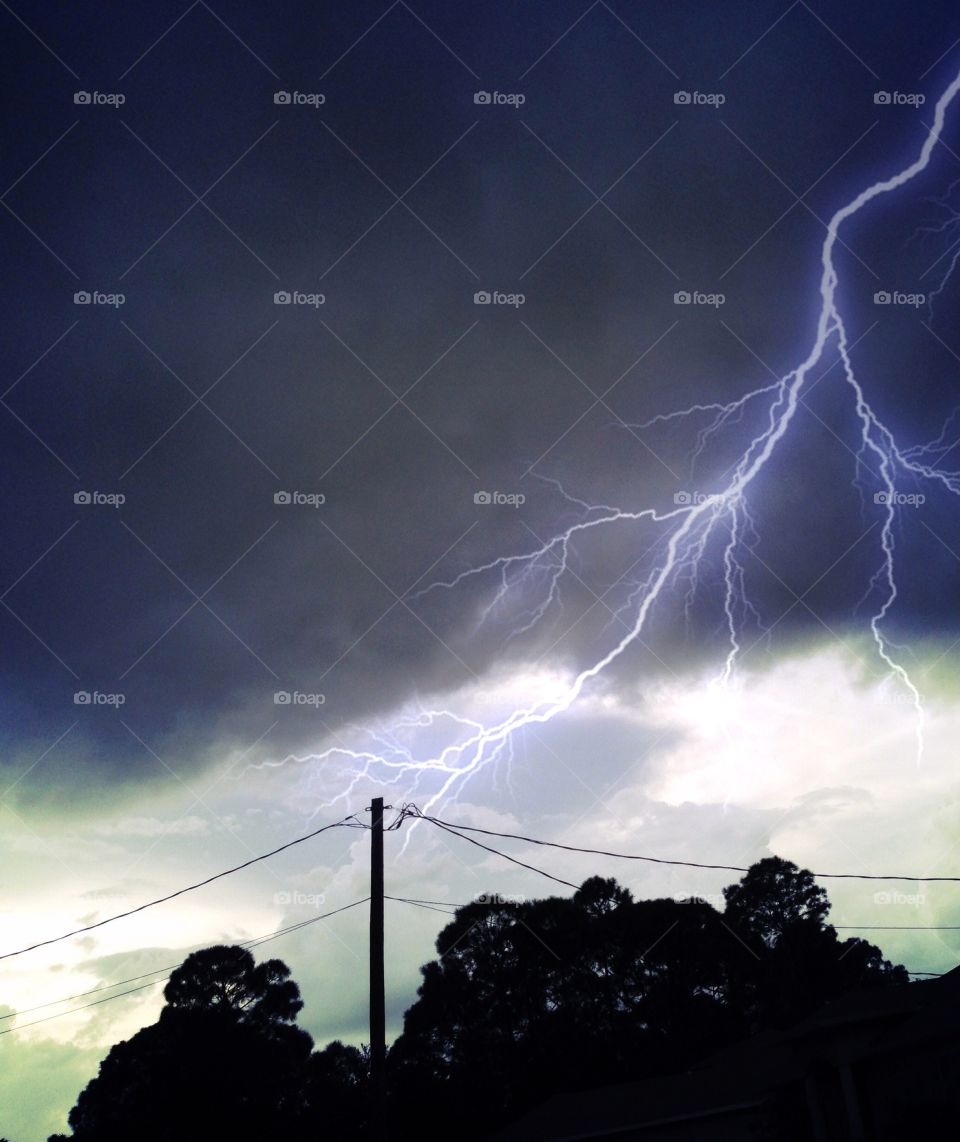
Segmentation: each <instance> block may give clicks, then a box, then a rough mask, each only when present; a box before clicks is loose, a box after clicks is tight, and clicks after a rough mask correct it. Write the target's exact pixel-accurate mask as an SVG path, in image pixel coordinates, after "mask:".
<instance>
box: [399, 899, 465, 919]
mask: <svg viewBox="0 0 960 1142" xmlns="http://www.w3.org/2000/svg"><path fill="white" fill-rule="evenodd" d="M384 900H395V901H396V902H397V904H412V905H413V906H414V908H425V909H426V910H427V911H428V912H442V913H443V915H444V916H453V915H454V913H453V912H452V911H451V910H450V909H449V908H444V907H441V906H440V905H439V904H430V903H428V902H427V901H425V900H410V899H408V898H407V897H406V896H384Z"/></svg>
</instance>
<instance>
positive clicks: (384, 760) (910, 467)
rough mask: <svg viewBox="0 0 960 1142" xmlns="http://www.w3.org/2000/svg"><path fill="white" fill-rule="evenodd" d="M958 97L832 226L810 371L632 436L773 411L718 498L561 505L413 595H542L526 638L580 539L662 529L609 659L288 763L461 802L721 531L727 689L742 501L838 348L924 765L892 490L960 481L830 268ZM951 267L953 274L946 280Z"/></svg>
mask: <svg viewBox="0 0 960 1142" xmlns="http://www.w3.org/2000/svg"><path fill="white" fill-rule="evenodd" d="M958 92H960V74H958V75H957V77H956V78H955V79H954V80H953V82H952V83H951V84H950V85H949V86H948V87H947V88H946V90H945V91H944V92H943V94H942V95H941V96H940V98H939V99H938V101H937V104H936V108H935V111H934V117H933V124H932V126H931V127H930V128H929V129H928V133H927V136H926V138H925V139H924V142H923V145H922V146H921V148H920V152H919V154H918V156H917V158H916V159H915V160H914V161H913V162H912V163H910V164H909V165H908V166H906V167H905V168H904V169H903V170H901V171H899V172H898V173H897V174H895V175H893V176H891V177H890V178H887V179H884V180H881V181H878V182H876V183H874V184H873V185H872V186H869V187H867V188H866V189H865V190H863V191H861V192H860V193H859V194H858V195H857V196H856V197H855V198H854V199H852V201H850V202H848V203H847V204H846V205H845V206H842V207H840V209H838V210H837V211H836V212H835V213H834V214H833V216H832V217H831V219H830V222H829V225H828V226H827V232H826V237H825V239H824V241H823V245H822V248H821V258H820V260H821V267H822V272H821V276H820V287H819V293H820V313H819V317H818V320H817V325H816V334H815V337H814V341H813V345H812V347H811V349H810V351H809V353H808V354H807V356H806V358H805V359H804V360H803V362H802V363H801V364H800V365H799V366H797V368H795V369H794V370H792V371H791V372H789V373H787V374H786V375H785V376H784V377H782V378H780V379H779V380H778V381H776V382H775V383H773V384H770V385H766V386H764V387H762V388H758V389H756V390H754V391H752V392H749V393H747V394H746V395H745V396H743V397H740V398H739V399H738V400H736V401H733V402H731V403H729V404H721V403H710V404H698V405H694V406H692V407H691V408H688V409H685V410H683V411H681V412H672V413H667V414H663V415H661V416H658V417H654V418H653V419H652V420H650V421H647V422H646V423H645V425H641V426H634V427H640V428H642V427H649V426H651V425H653V424H654V423H663V422H667V421H670V420H673V419H678V418H681V417H688V416H691V415H694V414H703V413H713V414H715V418H714V420H713V422H712V423H711V424H710V425H709V426H708V428H707V429H705V430H702V431H701V433H700V436H699V443H698V452H699V450H700V449H702V447H703V445H704V444H705V443H706V439H707V438H708V437H709V436H710V435H711V434H712V433H713V432H715V431H718V430H719V429H720V428H722V427H724V426H725V425H726V424H728V423H729V422H730V420H731V418H733V417H736V416H739V414H741V413H742V412H743V410H744V408H745V406H746V405H747V404H749V403H751V402H755V401H762V400H767V401H768V402H769V403H768V404H767V405H766V406H765V409H766V413H765V416H764V417H763V420H762V428H761V430H760V431H758V433H757V435H756V436H754V437H753V439H751V440H750V442H749V444H747V446H746V447H745V449H744V450H743V452H742V454H741V455H740V457H739V459H738V460H737V462H736V463H735V464H734V465H733V467H732V468H731V469H730V470H729V472H728V476H727V477H725V478H726V479H727V483H726V486H725V487H724V488H723V489H721V490H719V491H717V492H715V493H713V494H711V495H708V496H704V497H695V498H693V499H692V501H691V502H689V503H687V502H684V503H681V504H679V505H678V506H676V507H675V508H674V509H673V510H668V511H658V510H657V509H655V508H644V509H642V510H637V511H623V510H621V509H618V508H614V507H610V506H609V505H588V504H585V503H583V501H576V500H574V499H573V498H572V497H566V498H567V499H568V501H569V502H572V503H577V504H579V505H580V506H582V507H583V508H584V509H585V516H586V518H583V519H580V520H578V522H576V523H574V524H572V525H571V526H569V527H567V528H566V529H565V530H563V531H561V532H559V533H558V534H555V535H553V536H552V537H551V538H549V539H548V540H547V541H546V542H545V543H543V544H542V545H541V546H539V547H537V548H536V549H534V550H533V551H531V552H528V553H526V554H523V555H506V556H499V557H497V558H495V559H492V560H490V561H488V562H486V563H484V564H482V565H480V566H477V567H473V568H471V569H469V570H467V571H464V572H462V573H460V574H459V575H457V576H455V577H454V578H451V579H448V580H446V581H443V582H439V583H435V584H433V585H432V586H431V587H428V588H427V589H426V590H425V591H421V592H419V593H418V595H419V596H423V595H425V594H427V593H428V592H429V591H433V590H448V591H450V590H454V589H456V588H458V587H460V586H461V585H462V584H463V583H464V582H466V581H467V580H468V579H472V578H474V577H481V576H484V575H488V574H491V573H495V574H496V575H497V576H498V577H499V584H498V587H497V589H496V592H495V594H494V597H493V600H492V602H491V603H490V604H489V605H488V607H487V613H489V612H490V611H491V610H492V609H493V608H495V607H499V606H502V605H504V604H505V603H506V602H507V600H508V599H512V598H513V597H514V596H515V595H517V594H518V593H519V592H520V591H521V590H522V591H524V592H527V591H529V590H530V589H533V590H535V591H537V592H539V598H538V601H537V603H536V605H535V606H534V607H533V608H532V610H527V611H525V612H524V622H523V625H522V626H521V628H520V629H521V630H528V629H529V628H530V627H532V626H533V625H535V624H536V623H537V622H539V621H540V619H541V618H542V617H543V615H544V614H545V613H546V611H547V609H548V608H549V607H550V606H551V604H553V603H554V602H555V601H556V599H557V592H558V589H559V583H560V579H561V577H562V575H563V574H564V572H565V571H566V569H567V560H568V557H569V552H570V545H571V542H572V541H573V540H574V539H575V538H576V537H578V536H580V535H583V534H586V533H589V532H591V531H592V530H594V529H603V528H608V527H610V526H612V525H615V524H616V525H624V526H631V525H641V524H642V525H654V526H658V527H661V528H663V529H664V531H663V534H662V536H661V540H662V541H663V542H662V544H661V545H662V547H663V550H662V552H661V553H660V554H659V555H658V556H657V560H656V561H655V564H654V566H653V570H652V571H650V572H649V574H647V576H646V578H645V579H644V580H643V581H642V582H641V583H638V584H636V586H635V587H634V589H633V591H632V593H631V595H630V599H629V604H628V606H629V612H628V616H629V617H628V620H627V621H624V619H623V616H624V614H625V613H626V612H625V611H624V610H623V609H621V611H620V612H618V618H619V619H620V622H621V627H622V628H623V630H622V633H621V634H620V636H619V637H618V638H617V639H616V641H615V642H614V643H613V645H612V646H610V647H609V649H608V650H607V651H606V653H605V654H603V655H602V657H600V658H598V659H596V661H594V662H593V663H592V664H591V665H589V666H587V667H586V668H584V669H582V670H581V671H580V672H579V673H577V674H576V675H575V676H573V677H571V678H568V679H566V680H565V682H564V685H563V686H562V687H561V688H560V690H559V692H558V693H555V694H551V695H549V696H548V697H543V696H542V695H541V696H539V697H537V698H533V699H531V700H528V702H527V704H525V705H521V706H519V707H517V708H514V709H512V710H511V711H510V712H509V713H507V714H506V715H505V716H499V717H493V718H491V719H490V721H489V723H484V722H483V721H482V720H480V719H470V718H463V717H460V716H457V715H455V714H453V713H451V712H450V711H448V710H422V711H420V712H419V713H418V714H417V715H416V716H415V717H413V718H411V719H401V720H400V721H398V722H397V723H396V724H395V725H394V727H393V729H392V730H391V731H390V732H389V733H387V734H382V735H380V736H379V737H378V738H377V740H376V744H377V745H378V746H379V748H378V749H376V750H353V749H348V748H346V747H341V746H334V747H331V748H330V749H328V750H326V751H324V752H323V753H320V754H311V755H309V756H308V757H297V758H295V759H286V760H297V761H302V762H306V761H312V762H315V761H325V760H334V759H338V760H339V761H341V762H343V763H345V764H346V765H347V766H348V767H349V768H350V769H351V770H352V774H353V775H352V778H351V780H350V782H349V786H348V788H347V789H346V790H345V791H344V792H343V793H342V794H341V795H340V797H342V798H349V797H350V795H351V794H352V793H353V791H354V789H355V788H356V787H357V785H358V784H359V783H360V782H361V781H364V780H365V779H367V778H369V777H376V779H377V780H378V781H383V780H388V781H391V782H397V781H400V780H407V779H410V778H413V780H414V784H416V783H418V782H419V780H420V779H421V778H422V777H423V776H424V775H426V774H434V775H439V778H440V782H439V787H435V788H434V789H433V792H432V793H431V796H430V799H429V801H427V802H426V807H425V811H426V812H429V811H430V807H431V806H433V805H435V804H436V803H437V802H439V801H442V800H443V799H445V798H446V797H448V796H450V795H455V794H457V793H459V792H460V790H461V789H462V788H463V786H464V784H465V783H466V782H467V781H469V780H470V778H471V777H473V776H474V775H475V774H476V773H478V772H479V771H480V770H481V769H482V768H484V767H485V766H486V765H488V764H490V763H493V762H496V761H497V760H499V759H502V758H504V757H505V756H506V755H507V754H509V751H510V749H511V743H512V740H513V738H514V736H515V735H516V734H517V732H518V731H520V730H522V729H524V728H525V727H528V726H537V725H543V724H545V723H548V722H550V721H551V720H553V719H554V718H556V717H557V716H558V715H560V714H563V713H564V712H565V711H567V710H569V709H570V708H571V707H572V706H573V705H574V704H575V703H576V702H577V700H578V699H579V697H580V695H581V694H582V693H583V691H584V689H585V688H586V687H588V686H589V685H590V683H591V682H592V681H593V680H594V679H596V678H598V677H599V676H600V675H602V674H603V673H604V671H606V670H607V669H608V668H609V667H610V666H611V665H612V664H613V663H615V662H616V661H617V660H618V659H619V658H620V657H621V655H623V654H624V652H625V651H626V650H627V649H628V648H629V647H631V646H633V645H634V644H636V643H638V642H640V641H642V640H641V636H642V634H643V632H644V629H645V627H646V625H647V623H648V620H649V617H650V614H651V611H652V610H653V608H654V607H655V605H656V604H657V602H658V600H660V599H661V597H662V596H663V595H664V594H665V593H666V592H667V591H669V590H670V588H671V586H673V585H675V584H676V582H677V580H678V578H680V577H684V576H689V577H690V580H691V586H695V580H696V573H697V568H698V566H699V565H700V563H701V561H702V558H703V554H704V551H705V549H706V546H707V544H708V541H709V540H710V539H711V537H712V536H713V535H714V534H715V533H720V532H722V533H723V534H725V537H726V538H725V541H724V546H723V560H722V566H723V582H724V604H723V613H724V625H725V628H726V632H727V637H728V640H729V650H728V653H727V655H726V658H725V661H724V665H723V669H722V673H721V676H720V678H719V679H718V684H720V685H725V684H726V683H727V682H729V680H730V678H731V676H732V673H733V671H734V668H735V665H736V661H737V657H738V654H739V653H740V651H741V640H740V634H739V625H738V614H742V613H743V611H744V610H748V611H750V612H751V613H752V615H753V616H754V617H755V618H756V617H758V616H757V613H756V611H755V610H754V609H753V608H752V606H751V604H750V603H749V601H748V600H747V599H746V597H745V595H744V590H743V585H744V571H743V567H742V564H741V563H740V561H739V556H738V552H739V550H740V547H741V545H742V543H743V541H744V536H745V535H747V536H750V535H753V534H754V530H753V521H752V519H751V517H750V513H749V507H748V504H747V501H746V494H747V492H748V489H750V487H751V485H752V484H753V482H754V481H755V480H756V479H757V477H758V475H759V474H760V473H761V472H762V471H763V469H764V467H765V466H766V465H767V463H768V462H769V460H770V458H771V456H772V455H773V453H774V451H775V450H776V448H777V446H778V445H779V443H780V441H781V440H783V438H784V436H785V435H786V433H787V431H788V429H789V428H790V425H791V423H792V421H793V418H794V416H795V414H796V412H797V408H798V406H799V403H800V398H801V394H802V391H803V388H804V385H805V384H806V382H807V379H808V376H809V374H810V372H811V370H812V369H814V368H815V367H816V366H817V365H818V364H819V363H820V362H821V361H822V360H823V358H824V356H825V354H826V352H827V350H828V347H830V346H832V345H834V344H835V346H836V351H837V352H838V353H839V357H840V360H841V361H842V364H843V374H844V378H845V382H846V384H847V385H848V386H849V388H850V390H851V391H852V393H853V398H854V405H855V409H856V415H857V417H858V420H859V425H860V446H861V458H862V459H863V460H868V459H869V460H872V461H873V462H874V464H873V465H871V467H873V466H875V467H876V470H877V474H878V477H879V481H880V485H881V493H880V495H879V499H878V500H877V502H878V504H879V506H880V507H881V508H882V528H881V532H880V557H881V562H880V567H879V569H878V571H877V573H876V574H875V576H874V578H873V581H872V586H873V589H874V590H875V591H879V593H880V596H881V598H880V600H879V605H878V606H877V607H876V609H875V611H874V613H873V615H872V616H871V619H870V630H871V633H872V637H873V640H874V643H875V645H876V649H877V653H878V655H879V657H880V659H881V660H882V661H883V663H884V664H885V666H886V667H887V669H888V670H889V671H890V672H891V673H892V674H893V675H894V676H895V677H896V678H897V679H898V680H899V682H900V684H901V685H902V686H903V687H905V688H906V691H907V692H908V693H909V695H910V697H911V700H912V704H913V707H914V711H915V714H916V735H917V758H918V760H919V758H920V757H921V756H922V750H923V706H922V704H921V700H920V693H919V691H918V690H917V687H916V686H915V684H914V683H913V681H912V680H911V678H910V676H909V675H908V673H907V671H906V670H905V669H904V667H903V666H902V665H900V664H899V663H898V662H897V661H896V659H895V658H894V656H893V653H892V644H891V643H890V642H889V641H888V639H887V638H886V637H885V635H884V632H883V623H884V620H885V619H886V617H887V615H888V614H889V612H890V610H891V608H892V607H893V606H894V604H895V603H896V600H897V597H898V589H897V581H896V576H895V569H894V554H895V533H894V524H895V521H896V518H897V484H896V479H897V476H898V475H900V474H903V475H904V476H907V477H909V478H910V479H911V480H916V479H924V480H929V481H933V482H935V483H937V484H939V485H940V487H941V488H942V489H944V490H945V491H948V492H950V493H952V494H955V495H960V473H958V472H951V471H945V470H942V469H940V468H938V467H937V466H936V463H935V459H936V456H937V452H938V449H940V447H941V445H942V444H943V440H942V439H941V440H938V441H935V442H934V443H933V444H932V445H927V446H923V447H919V448H914V449H909V450H905V451H904V450H901V449H900V448H899V447H898V446H897V444H896V442H895V440H894V437H893V434H892V433H891V432H890V430H889V429H888V428H887V427H886V426H885V425H884V424H883V423H882V422H881V420H880V418H879V417H878V415H877V414H876V412H875V411H874V410H873V409H872V408H871V406H870V403H869V401H868V400H867V397H866V395H865V393H864V390H863V387H862V386H861V384H860V382H859V380H858V379H857V376H856V374H855V371H854V368H853V365H852V363H851V360H850V354H849V347H848V345H849V343H848V338H847V331H846V328H845V326H844V322H843V319H842V317H841V314H840V311H839V308H838V305H837V300H836V295H837V284H838V272H837V268H836V266H835V264H834V252H835V248H836V245H837V242H838V240H839V233H840V230H841V228H842V227H843V225H844V223H845V222H847V220H848V219H850V218H852V217H854V216H855V215H857V214H859V213H860V212H861V211H862V210H864V208H865V207H867V206H868V205H869V204H870V203H871V202H873V201H874V200H875V199H877V198H879V197H881V196H882V195H887V194H890V193H892V192H894V191H896V190H898V189H900V188H901V187H903V186H905V185H906V184H907V183H909V182H910V181H911V180H912V179H914V178H916V176H917V175H919V174H920V173H921V172H922V171H924V170H925V169H926V168H927V166H928V164H929V162H930V158H931V155H932V153H933V150H934V148H935V146H936V145H937V142H938V140H939V138H940V134H941V132H942V130H943V126H944V120H945V117H946V113H947V109H948V108H949V107H950V105H951V103H952V102H953V101H954V99H955V98H956V96H957V93H958ZM952 265H953V263H951V269H952ZM941 437H943V434H941ZM560 490H561V491H562V489H560ZM564 495H566V493H564ZM875 499H876V497H875ZM411 729H419V730H421V731H422V730H428V731H431V732H434V731H437V732H440V731H443V730H444V729H447V730H449V731H450V732H451V733H452V734H453V738H454V740H452V741H450V742H449V743H448V744H446V745H444V746H443V747H442V748H439V747H438V748H436V752H435V754H434V755H433V756H429V757H423V758H419V757H417V756H415V755H414V753H413V752H412V751H411V750H410V749H409V748H408V747H406V746H405V745H403V744H402V742H401V741H400V738H399V736H398V735H402V733H403V732H405V731H409V730H411ZM279 764H283V763H279ZM339 799H340V798H337V800H339Z"/></svg>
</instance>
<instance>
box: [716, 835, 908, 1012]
mask: <svg viewBox="0 0 960 1142" xmlns="http://www.w3.org/2000/svg"><path fill="white" fill-rule="evenodd" d="M723 895H724V899H725V900H726V904H727V907H726V911H725V912H724V914H723V919H724V922H725V923H726V924H727V925H729V928H730V930H731V932H732V933H733V934H734V935H735V936H737V937H738V938H739V939H741V940H742V941H743V943H744V945H745V946H746V948H747V949H748V950H750V952H751V953H752V954H751V955H750V956H743V957H741V962H740V964H739V965H738V970H737V971H736V972H735V973H733V975H732V976H731V981H730V992H729V996H728V999H729V1002H730V1003H731V1004H732V1005H734V1006H735V1007H736V1008H737V1009H738V1010H739V1011H740V1012H741V1015H742V1017H743V1020H744V1030H745V1031H757V1030H761V1029H764V1028H775V1027H785V1026H787V1025H788V1024H790V1023H794V1022H796V1021H797V1020H799V1019H802V1018H804V1017H805V1016H807V1015H809V1014H811V1013H812V1012H813V1011H814V1010H816V1008H818V1007H821V1006H822V1005H823V1004H824V1003H827V1002H829V1001H830V1000H832V999H835V998H837V997H838V996H839V995H842V994H843V993H844V992H845V991H850V990H853V989H854V988H866V987H875V986H882V985H886V984H891V983H906V982H907V981H908V979H909V977H908V975H907V972H906V970H905V969H904V968H902V967H894V966H893V965H892V964H890V963H889V961H887V960H885V959H884V958H883V955H882V954H881V952H880V950H879V948H876V947H875V946H874V945H873V944H869V943H867V941H865V940H861V939H850V940H840V939H839V938H838V936H837V931H836V929H835V928H833V927H832V926H831V925H829V924H828V923H826V917H827V915H828V913H829V911H830V901H829V898H828V897H827V893H826V891H825V890H824V889H823V888H820V887H819V886H818V885H817V883H816V881H815V879H814V876H813V873H811V872H808V871H807V870H806V869H801V868H798V867H797V866H796V865H795V864H792V863H791V862H790V861H786V860H782V859H781V858H780V857H767V858H766V859H765V860H761V861H759V862H758V863H757V864H755V865H753V866H751V868H750V869H749V871H748V872H747V873H746V875H745V876H744V877H743V879H742V880H741V881H740V882H739V883H738V884H732V885H730V886H729V887H728V888H725V889H724V890H723Z"/></svg>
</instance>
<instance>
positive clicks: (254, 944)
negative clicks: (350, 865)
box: [0, 896, 370, 1035]
mask: <svg viewBox="0 0 960 1142" xmlns="http://www.w3.org/2000/svg"><path fill="white" fill-rule="evenodd" d="M369 899H370V897H369V896H364V897H363V899H362V900H354V901H353V903H352V904H344V905H343V907H342V908H334V910H333V911H332V912H324V914H323V915H322V916H311V917H310V918H309V919H308V920H301V921H299V922H298V923H296V924H289V925H288V926H287V927H286V928H280V929H279V930H278V931H276V932H271V933H270V934H269V935H266V936H253V937H252V938H251V939H249V940H241V941H240V943H239V944H237V947H240V948H247V949H250V948H259V947H260V945H261V944H266V943H269V942H270V940H276V939H279V937H280V936H286V935H288V934H289V933H290V932H296V931H299V929H301V928H306V927H307V925H308V924H316V923H317V922H318V921H319V920H327V919H329V918H330V917H331V916H336V915H337V914H338V913H339V912H346V911H348V910H349V909H350V908H356V907H358V905H360V904H366V902H367V901H368V900H369ZM201 946H207V947H209V946H210V945H201ZM178 967H180V964H171V965H169V966H168V967H163V968H154V970H153V971H152V972H149V971H148V972H144V973H143V975H134V976H131V977H130V978H129V979H120V980H117V982H116V983H105V984H102V985H101V986H100V987H93V988H91V989H90V990H89V991H81V992H78V993H77V994H76V995H70V996H67V997H66V998H64V999H51V1000H50V1001H49V1002H48V1003H38V1004H37V1005H36V1006H35V1007H24V1008H22V1009H21V1010H19V1011H13V1012H11V1013H10V1014H9V1015H2V1016H0V1020H3V1019H16V1018H17V1017H18V1016H20V1015H26V1014H28V1013H29V1012H31V1011H40V1010H41V1009H42V1008H44V1007H56V1006H57V1005H58V1004H60V1003H71V1002H72V1001H73V1000H74V999H82V998H83V997H84V996H87V995H95V994H96V993H97V992H98V991H110V990H112V989H113V988H115V987H123V985H124V984H126V983H136V981H137V980H140V979H146V977H147V976H149V975H156V974H157V972H162V971H173V970H174V969H175V968H178ZM169 979H170V976H164V977H163V978H162V979H154V980H151V981H150V982H149V983H142V984H140V986H139V987H131V988H129V989H128V990H127V991H118V992H117V993H116V994H115V995H106V996H104V997H103V998H102V999H95V1000H93V1001H92V1002H91V1003H82V1004H81V1005H80V1006H79V1007H71V1008H70V1010H69V1011H58V1012H56V1013H55V1014H54V1015H45V1016H44V1017H43V1018H42V1019H34V1020H32V1021H31V1022H30V1023H23V1024H21V1025H20V1026H18V1027H8V1028H6V1030H4V1031H0V1035H9V1034H10V1033H11V1032H12V1031H24V1030H26V1028H27V1027H36V1026H37V1024H38V1023H48V1022H49V1021H50V1020H51V1019H60V1018H61V1017H62V1016H64V1015H73V1014H74V1013H75V1012H77V1011H85V1010H86V1009H87V1008H88V1007H96V1006H98V1005H99V1004H101V1003H107V1002H108V1001H109V1000H111V999H121V998H122V997H123V996H124V995H132V994H133V993H134V992H135V991H143V990H144V989H145V988H148V987H154V986H155V985H156V984H158V983H166V982H167V981H168V980H169Z"/></svg>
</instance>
